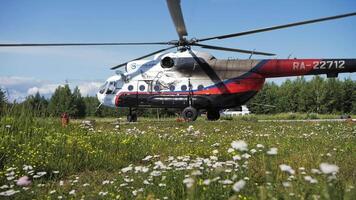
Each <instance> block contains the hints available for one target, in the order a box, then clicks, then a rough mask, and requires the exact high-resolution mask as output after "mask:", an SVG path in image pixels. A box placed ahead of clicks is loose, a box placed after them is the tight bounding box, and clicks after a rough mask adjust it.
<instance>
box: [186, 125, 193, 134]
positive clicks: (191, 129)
mask: <svg viewBox="0 0 356 200" xmlns="http://www.w3.org/2000/svg"><path fill="white" fill-rule="evenodd" d="M193 131H194V127H193V126H192V125H190V126H189V127H188V128H187V132H188V133H191V132H193Z"/></svg>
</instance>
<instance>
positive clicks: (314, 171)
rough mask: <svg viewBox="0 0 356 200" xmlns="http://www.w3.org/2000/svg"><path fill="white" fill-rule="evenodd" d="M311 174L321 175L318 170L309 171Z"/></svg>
mask: <svg viewBox="0 0 356 200" xmlns="http://www.w3.org/2000/svg"><path fill="white" fill-rule="evenodd" d="M311 173H313V174H321V171H320V170H318V169H311Z"/></svg>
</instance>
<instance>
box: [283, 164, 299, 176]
mask: <svg viewBox="0 0 356 200" xmlns="http://www.w3.org/2000/svg"><path fill="white" fill-rule="evenodd" d="M279 168H280V169H281V170H282V171H284V172H288V173H289V174H294V173H295V171H294V169H292V167H291V166H289V165H285V164H281V165H279Z"/></svg>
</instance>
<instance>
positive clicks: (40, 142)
mask: <svg viewBox="0 0 356 200" xmlns="http://www.w3.org/2000/svg"><path fill="white" fill-rule="evenodd" d="M115 121H116V120H115V119H107V120H100V121H99V120H97V121H96V123H95V126H94V127H92V128H91V127H82V125H81V124H80V123H79V121H73V122H72V123H71V124H70V125H69V126H68V127H61V125H60V123H59V120H58V119H33V118H26V117H22V118H17V119H16V118H9V117H4V118H2V119H1V124H0V138H1V139H0V187H1V186H3V185H7V186H9V187H11V185H13V188H12V189H14V190H17V191H19V192H18V193H16V194H14V195H12V196H11V197H10V198H13V199H31V198H35V199H57V198H58V196H62V197H63V199H72V198H74V199H80V198H82V197H84V199H115V198H118V199H157V198H159V199H165V198H168V199H229V198H232V199H273V198H275V199H318V198H320V199H353V198H354V197H355V196H356V192H355V189H354V188H353V187H354V186H355V185H356V168H355V163H356V125H355V123H347V122H322V123H315V122H296V123H278V122H255V121H253V120H251V121H249V120H247V121H246V120H243V119H239V118H238V119H232V120H226V121H217V122H207V121H205V120H203V119H199V120H198V121H197V122H194V123H183V122H176V121H175V120H174V119H171V120H169V119H167V120H164V121H155V120H149V119H145V120H142V121H141V122H139V123H133V124H127V123H124V124H120V125H117V124H116V123H114V122H115ZM189 126H191V127H190V128H189ZM237 140H243V141H245V142H246V143H247V144H248V149H249V150H248V151H246V152H241V151H237V150H235V151H234V152H230V153H228V149H229V148H231V143H232V142H233V141H237ZM257 144H262V145H263V146H264V147H263V148H257V147H256V145H257ZM272 147H276V148H278V154H277V155H268V154H267V153H266V152H267V151H268V150H269V149H270V148H272ZM252 149H254V150H252ZM214 150H217V152H215V154H214V152H213V151H214ZM254 151H256V152H255V153H253V152H254ZM247 154H248V155H250V158H244V157H246V156H247ZM149 155H150V156H155V157H153V158H152V159H151V160H149V161H144V160H143V158H145V157H146V156H149ZM236 155H239V156H240V157H242V158H241V160H236V161H233V159H232V158H233V156H236ZM212 156H215V157H212ZM247 157H248V156H247ZM159 161H160V162H159ZM321 163H330V164H335V165H337V166H338V167H339V168H340V169H339V172H338V173H337V174H336V176H335V177H334V179H333V180H328V179H330V175H326V174H315V173H312V169H319V165H320V164H321ZM280 164H286V165H289V166H291V167H292V168H293V169H294V170H295V174H294V175H293V176H291V175H289V174H288V173H286V172H283V171H281V169H280V168H279V165H280ZM24 165H31V166H32V167H33V171H34V172H33V173H32V175H29V170H24V169H23V166H24ZM180 165H182V166H181V167H180ZM137 166H142V167H144V169H147V170H148V171H147V172H142V171H140V170H139V168H136V171H135V167H137ZM127 167H129V168H130V167H132V168H133V169H132V170H129V171H127V172H122V169H123V168H126V169H129V168H127ZM301 167H304V168H305V170H299V168H301ZM9 168H16V169H14V170H8V169H9ZM141 169H142V168H141ZM197 170H198V171H199V173H198V174H199V175H192V174H194V173H197ZM11 171H13V172H14V174H15V175H9V173H10V172H11ZM56 171H59V173H54V172H56ZM153 171H157V172H154V173H153V174H152V172H153ZM37 172H46V175H44V176H42V177H40V178H33V180H32V184H31V185H30V186H29V187H27V189H26V188H25V189H24V188H22V187H20V186H16V184H15V182H14V180H16V179H18V178H19V177H21V176H24V175H28V176H30V177H33V174H36V173H37ZM158 172H159V175H158V174H155V173H158ZM30 174H31V173H30ZM154 175H158V176H154ZM305 176H311V177H312V178H314V179H316V180H317V181H318V183H315V184H311V183H309V182H307V181H305V180H304V177H305ZM9 177H14V180H8V178H9ZM187 178H191V179H187ZM10 179H11V178H10ZM185 179H186V180H185ZM216 179H219V180H216ZM184 180H185V181H189V180H193V183H192V186H191V187H187V186H186V184H184V183H183V181H184ZM207 180H210V184H208V185H206V184H204V181H207ZM224 180H231V183H232V184H233V183H235V182H237V181H239V180H245V182H246V185H245V187H244V188H242V189H241V191H240V192H235V191H234V190H233V189H232V184H224V183H223V182H222V181H224ZM60 182H63V185H60ZM226 182H228V181H226ZM285 182H288V183H289V184H290V187H285V186H283V183H284V184H286V183H285ZM88 184H89V185H88ZM7 190H9V188H3V189H0V192H3V191H7ZM72 190H75V194H69V193H70V191H72ZM106 192H107V193H106ZM104 194H105V195H104ZM0 198H1V197H0Z"/></svg>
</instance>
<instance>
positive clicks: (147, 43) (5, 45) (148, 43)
mask: <svg viewBox="0 0 356 200" xmlns="http://www.w3.org/2000/svg"><path fill="white" fill-rule="evenodd" d="M169 44H170V43H169V42H126V43H115V42H113V43H38V44H34V43H33V44H0V47H42V46H118V45H169Z"/></svg>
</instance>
